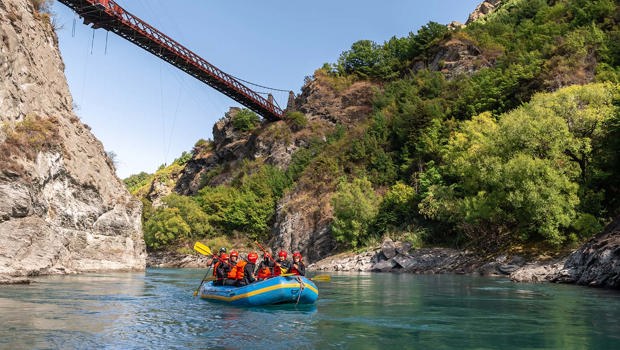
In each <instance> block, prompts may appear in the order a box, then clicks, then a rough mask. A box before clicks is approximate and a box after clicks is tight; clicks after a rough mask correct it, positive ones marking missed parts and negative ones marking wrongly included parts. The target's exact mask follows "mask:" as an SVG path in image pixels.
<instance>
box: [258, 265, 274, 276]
mask: <svg viewBox="0 0 620 350" xmlns="http://www.w3.org/2000/svg"><path fill="white" fill-rule="evenodd" d="M269 277H271V269H270V268H269V266H265V265H261V268H260V269H259V270H258V274H256V278H258V279H265V278H269Z"/></svg>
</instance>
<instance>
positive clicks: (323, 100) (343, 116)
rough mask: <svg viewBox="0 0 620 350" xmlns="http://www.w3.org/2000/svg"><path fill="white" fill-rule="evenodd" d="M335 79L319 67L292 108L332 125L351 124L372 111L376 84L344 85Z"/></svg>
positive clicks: (359, 82) (356, 83)
mask: <svg viewBox="0 0 620 350" xmlns="http://www.w3.org/2000/svg"><path fill="white" fill-rule="evenodd" d="M336 79H337V78H331V77H328V76H326V75H325V73H323V72H322V71H320V70H319V71H317V72H315V76H314V78H313V79H309V80H307V81H306V83H305V84H304V86H303V87H302V90H301V95H300V96H299V97H298V98H297V99H296V100H295V108H296V109H297V110H298V111H301V112H302V113H304V114H305V115H306V116H307V117H308V119H309V120H316V119H319V120H323V121H326V122H328V123H331V124H332V125H333V124H342V125H354V124H355V123H357V122H360V121H362V120H365V119H366V118H367V117H368V115H369V114H370V112H372V99H373V98H374V96H375V90H376V89H377V86H376V85H373V84H372V83H370V82H368V81H358V82H352V83H348V84H347V83H346V82H338V81H337V80H336ZM338 84H343V85H344V86H337V85H338Z"/></svg>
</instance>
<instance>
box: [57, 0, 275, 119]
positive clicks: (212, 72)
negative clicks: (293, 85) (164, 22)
mask: <svg viewBox="0 0 620 350" xmlns="http://www.w3.org/2000/svg"><path fill="white" fill-rule="evenodd" d="M58 1H59V2H61V3H63V4H65V5H66V6H68V7H70V8H71V9H73V10H74V11H75V12H76V13H77V14H78V15H80V16H81V17H82V18H83V19H84V23H85V24H87V25H88V24H92V25H93V28H104V29H106V30H108V31H111V32H114V33H116V34H118V35H119V36H121V37H123V38H125V39H127V40H129V41H130V42H132V43H134V44H136V45H138V46H140V47H141V48H143V49H145V50H147V51H149V52H150V53H152V54H154V55H155V56H157V57H160V58H162V59H164V60H166V61H168V62H169V63H170V64H172V65H174V66H176V67H178V68H180V69H181V70H183V71H185V72H186V73H188V74H190V75H192V76H194V77H195V78H197V79H198V80H200V81H203V82H205V83H206V84H208V85H210V86H212V87H213V88H215V89H216V90H218V91H220V92H222V93H223V94H225V95H227V96H229V97H231V98H232V99H233V100H235V101H237V102H239V103H241V104H242V105H244V106H246V107H248V108H249V109H251V110H253V111H254V112H256V113H258V114H259V115H261V116H263V117H264V118H265V119H267V120H270V121H277V120H280V119H282V114H283V112H282V110H281V109H280V108H278V107H277V106H275V105H274V104H273V102H272V101H270V100H268V99H266V98H264V97H262V96H260V95H259V94H257V93H256V92H254V91H253V90H252V89H250V88H248V87H247V86H245V85H243V84H242V83H240V82H239V81H238V80H237V79H235V78H234V77H232V76H231V75H229V74H226V73H225V72H223V71H221V70H220V69H218V68H217V67H215V66H214V65H212V64H211V63H209V62H207V61H206V60H204V59H203V58H201V57H200V56H198V55H197V54H195V53H194V52H192V51H190V50H189V49H187V48H185V47H184V46H183V45H181V44H179V43H178V42H176V41H174V40H173V39H171V38H170V37H168V36H167V35H165V34H164V33H162V32H160V31H158V30H157V29H155V28H154V27H152V26H151V25H149V24H148V23H146V22H144V21H142V20H141V19H140V18H138V17H136V16H134V15H132V14H131V13H129V12H127V11H126V10H125V9H123V8H122V7H120V6H119V5H118V4H117V3H116V2H114V1H113V0H58Z"/></svg>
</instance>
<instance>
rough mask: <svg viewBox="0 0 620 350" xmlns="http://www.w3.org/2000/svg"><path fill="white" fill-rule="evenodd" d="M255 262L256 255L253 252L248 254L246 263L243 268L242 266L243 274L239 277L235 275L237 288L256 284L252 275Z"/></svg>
mask: <svg viewBox="0 0 620 350" xmlns="http://www.w3.org/2000/svg"><path fill="white" fill-rule="evenodd" d="M256 260H258V254H256V253H255V252H250V253H248V262H247V263H246V264H245V266H243V272H242V273H241V274H240V275H239V274H237V285H238V286H246V285H248V284H250V283H254V282H256V276H255V275H254V269H255V268H256Z"/></svg>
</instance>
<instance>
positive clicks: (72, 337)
mask: <svg viewBox="0 0 620 350" xmlns="http://www.w3.org/2000/svg"><path fill="white" fill-rule="evenodd" d="M204 272H205V271H204V270H198V269H147V271H146V272H145V273H101V274H84V275H71V276H47V277H40V278H37V279H36V282H35V283H34V284H32V285H11V286H2V287H0V325H1V326H0V348H1V349H94V348H96V349H213V348H222V349H246V350H249V349H398V350H401V349H515V348H519V349H618V348H619V347H620V345H619V344H620V293H619V292H618V291H609V290H599V289H591V288H585V287H577V286H572V285H555V284H517V283H512V282H510V281H509V280H507V279H500V278H488V277H472V276H459V275H398V274H332V281H331V282H328V283H317V285H318V287H319V292H320V295H319V300H318V302H317V303H316V305H312V306H295V305H285V306H270V307H259V308H238V307H231V306H228V305H221V304H212V303H210V302H206V301H204V300H200V299H199V298H194V297H193V291H194V290H195V289H196V287H197V286H198V284H199V283H200V280H201V278H202V276H203V274H204Z"/></svg>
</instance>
